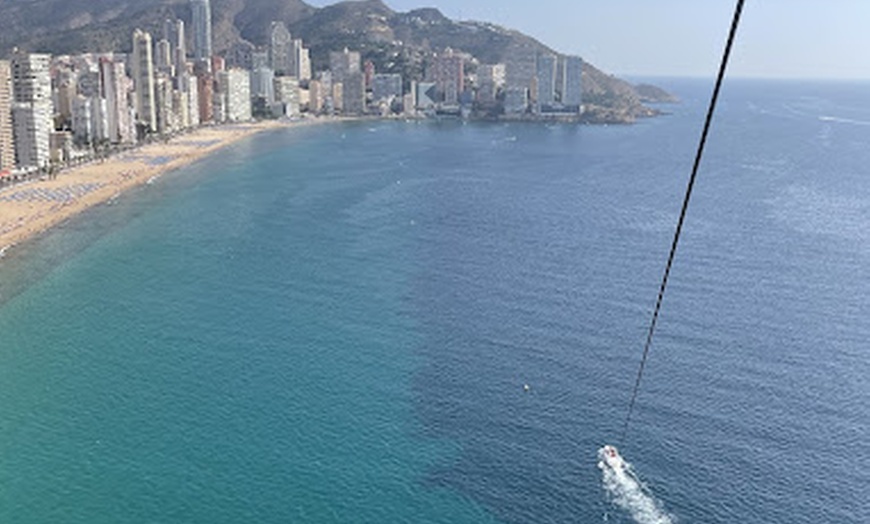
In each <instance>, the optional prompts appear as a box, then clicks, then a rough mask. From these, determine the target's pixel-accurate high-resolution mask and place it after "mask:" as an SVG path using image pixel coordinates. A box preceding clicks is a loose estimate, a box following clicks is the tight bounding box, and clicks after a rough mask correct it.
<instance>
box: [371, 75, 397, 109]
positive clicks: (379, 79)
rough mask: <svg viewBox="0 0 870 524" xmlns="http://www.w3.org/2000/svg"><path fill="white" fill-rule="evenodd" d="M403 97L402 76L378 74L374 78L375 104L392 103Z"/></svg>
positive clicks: (373, 93) (373, 92)
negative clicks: (395, 99)
mask: <svg viewBox="0 0 870 524" xmlns="http://www.w3.org/2000/svg"><path fill="white" fill-rule="evenodd" d="M401 97H402V75H397V74H376V75H374V77H372V99H373V100H374V102H375V103H377V102H381V101H386V102H391V101H392V100H393V99H394V98H401Z"/></svg>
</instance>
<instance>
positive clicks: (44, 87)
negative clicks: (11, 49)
mask: <svg viewBox="0 0 870 524" xmlns="http://www.w3.org/2000/svg"><path fill="white" fill-rule="evenodd" d="M50 67H51V57H50V56H49V55H38V54H27V53H23V52H15V53H14V54H13V55H12V93H13V100H14V102H13V107H12V124H13V136H14V139H15V153H16V160H17V164H18V167H44V166H47V165H48V164H49V162H50V161H51V152H50V147H49V146H50V143H49V140H50V137H51V132H52V130H53V129H54V125H53V122H52V117H53V113H54V111H53V108H52V97H51V76H50V72H49V70H50Z"/></svg>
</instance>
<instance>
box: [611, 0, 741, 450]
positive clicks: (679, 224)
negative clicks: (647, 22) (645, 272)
mask: <svg viewBox="0 0 870 524" xmlns="http://www.w3.org/2000/svg"><path fill="white" fill-rule="evenodd" d="M744 2H745V0H737V7H736V9H735V11H734V20H733V21H732V22H731V32H730V33H729V34H728V43H727V44H726V45H725V53H724V54H723V55H722V63H721V64H720V66H719V76H718V78H717V79H716V87H715V89H713V98H712V99H711V100H710V108H709V109H708V110H707V119H706V121H705V122H704V131H703V132H702V133H701V142H700V143H699V144H698V152H697V154H696V155H695V165H694V166H693V167H692V176H691V177H690V178H689V186H688V187H687V188H686V196H685V198H684V199H683V209H682V210H681V211H680V219H679V221H678V222H677V230H676V232H675V233H674V241H673V244H671V253H670V255H668V263H667V266H665V274H664V277H662V284H661V287H660V288H659V296H658V299H657V300H656V307H655V310H654V311H653V316H652V321H651V322H650V325H649V331H648V332H647V335H646V344H645V345H644V347H643V357H641V360H640V368H639V369H638V370H637V380H636V381H635V384H634V391H633V392H632V394H631V402H629V404H628V415H627V416H626V417H625V425H624V426H623V428H622V436H621V437H620V439H619V445H620V446H622V444H623V442H625V435H626V434H627V433H628V425H629V423H630V422H631V414H632V413H633V412H634V403H635V401H636V400H637V392H638V390H640V382H641V379H642V378H643V370H644V367H645V366H646V360H647V357H648V356H649V349H650V346H651V345H652V340H653V335H654V334H655V330H656V324H657V323H658V320H659V312H660V311H661V309H662V300H663V299H664V296H665V289H666V288H667V287H668V278H670V276H671V267H673V264H674V256H675V255H676V253H677V245H678V244H679V243H680V235H681V234H682V232H683V224H684V223H685V221H686V212H687V211H688V209H689V201H690V200H691V199H692V190H693V189H694V187H695V179H696V178H697V177H698V168H699V167H700V165H701V158H702V157H703V156H704V147H705V146H706V145H707V135H708V134H709V133H710V125H711V124H712V122H713V114H714V113H715V112H716V103H717V102H718V101H719V91H720V90H721V88H722V82H723V80H724V79H725V71H726V70H727V69H728V59H729V58H730V56H731V48H732V46H733V44H734V38H735V36H736V35H737V28H738V27H739V26H740V15H741V14H742V13H743V3H744Z"/></svg>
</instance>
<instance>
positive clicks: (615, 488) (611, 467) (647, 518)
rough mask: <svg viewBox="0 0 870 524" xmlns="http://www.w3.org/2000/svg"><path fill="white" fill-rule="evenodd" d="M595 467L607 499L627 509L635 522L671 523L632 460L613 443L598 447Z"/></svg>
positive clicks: (650, 523)
mask: <svg viewBox="0 0 870 524" xmlns="http://www.w3.org/2000/svg"><path fill="white" fill-rule="evenodd" d="M598 468H599V469H601V473H602V484H603V486H604V490H605V491H606V493H607V497H608V499H609V500H610V501H611V502H612V503H614V504H616V505H617V506H619V507H620V508H622V509H623V510H625V511H626V512H628V514H629V515H631V518H632V519H634V521H635V522H637V523H638V524H673V523H674V518H673V517H672V516H671V515H669V514H668V513H667V512H666V511H665V510H664V508H662V504H661V502H659V501H658V500H657V499H656V498H655V496H653V494H652V493H651V492H650V491H649V489H648V488H647V487H646V486H644V484H643V483H642V482H641V481H640V479H639V478H638V477H637V475H636V474H635V473H634V470H633V469H632V467H631V464H629V463H628V462H626V461H625V459H623V458H622V456H621V455H620V454H619V452H618V451H617V450H616V448H615V447H613V446H604V447H603V448H601V449H600V450H598Z"/></svg>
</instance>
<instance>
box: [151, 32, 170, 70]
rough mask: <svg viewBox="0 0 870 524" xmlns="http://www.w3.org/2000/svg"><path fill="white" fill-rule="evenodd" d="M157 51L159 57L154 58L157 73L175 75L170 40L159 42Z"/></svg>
mask: <svg viewBox="0 0 870 524" xmlns="http://www.w3.org/2000/svg"><path fill="white" fill-rule="evenodd" d="M155 51H156V53H157V56H156V57H155V58H154V65H155V66H156V68H157V71H159V72H161V73H166V74H168V75H174V74H175V68H174V66H173V59H172V44H171V43H169V40H166V39H163V40H159V41H158V42H157V46H156V49H155Z"/></svg>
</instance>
